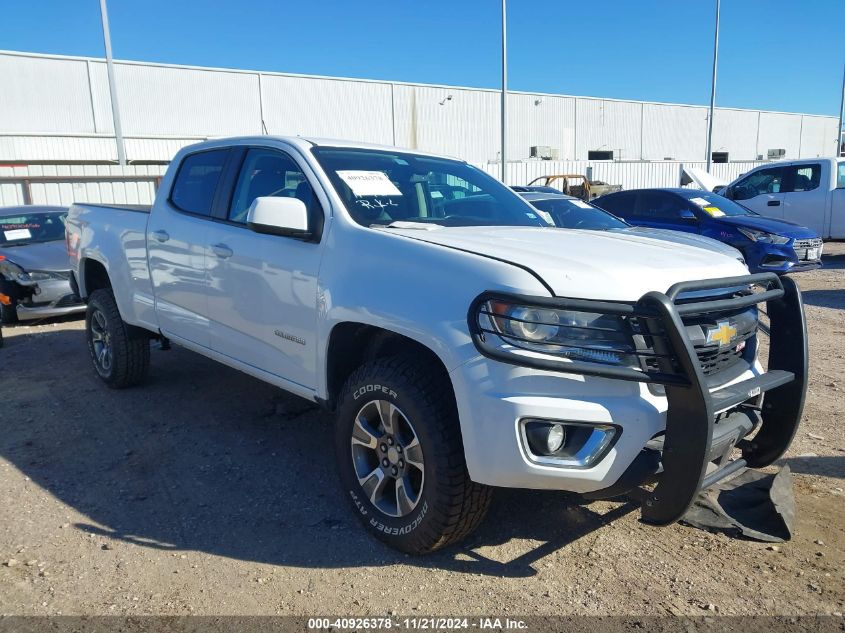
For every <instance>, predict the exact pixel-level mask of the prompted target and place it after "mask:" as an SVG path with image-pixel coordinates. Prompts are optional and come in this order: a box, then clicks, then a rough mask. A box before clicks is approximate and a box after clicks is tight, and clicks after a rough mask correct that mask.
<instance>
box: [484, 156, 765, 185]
mask: <svg viewBox="0 0 845 633" xmlns="http://www.w3.org/2000/svg"><path fill="white" fill-rule="evenodd" d="M762 164H763V162H762V161H744V162H735V163H723V164H714V165H712V167H711V173H712V174H713V175H714V176H716V177H718V178H722V179H723V180H725V182H730V181H731V180H733V179H734V178H736V177H737V176H739V175H740V174H744V173H745V172H747V171H748V170H749V169H751V168H752V167H756V166H757V165H762ZM476 166H477V167H479V168H481V169H483V170H484V171H486V172H487V173H488V174H490V175H491V176H494V177H496V178H500V177H501V165H499V164H497V163H478V164H476ZM682 167H691V168H696V169H701V170H704V169H705V168H706V163H705V162H703V161H702V162H696V161H693V162H688V161H685V162H678V161H660V162H653V163H650V162H616V161H588V160H567V161H547V160H537V161H526V162H521V163H510V162H509V163H508V173H507V176H508V182H507V184H509V185H524V184H527V183H529V182H531V181H532V180H534V179H535V178H538V177H540V176H546V175H552V174H585V175H586V174H587V173H588V169H592V179H593V180H603V181H604V182H606V183H609V184H613V185H622V188H623V189H642V188H645V187H677V186H679V185H680V181H681V169H682Z"/></svg>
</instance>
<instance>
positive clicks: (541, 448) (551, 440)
mask: <svg viewBox="0 0 845 633" xmlns="http://www.w3.org/2000/svg"><path fill="white" fill-rule="evenodd" d="M520 428H521V439H522V446H523V449H524V450H525V453H526V457H527V458H528V459H529V461H532V462H534V463H536V464H542V465H544V466H557V467H561V468H590V467H592V466H593V465H594V464H596V463H597V462H599V461H600V460H602V459H604V457H605V455H607V453H608V451H609V450H610V448H611V446H613V443H614V441H615V440H616V439H617V437H618V436H619V434H620V433H621V429H619V428H616V427H614V426H613V425H610V424H601V423H596V422H569V421H566V422H564V421H558V420H538V419H536V418H527V419H525V418H523V419H522V420H521V421H520Z"/></svg>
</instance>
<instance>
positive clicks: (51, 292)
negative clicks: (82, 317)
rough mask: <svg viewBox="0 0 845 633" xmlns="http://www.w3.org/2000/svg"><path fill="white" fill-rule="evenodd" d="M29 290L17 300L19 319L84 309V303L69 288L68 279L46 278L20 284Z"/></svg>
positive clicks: (82, 310)
mask: <svg viewBox="0 0 845 633" xmlns="http://www.w3.org/2000/svg"><path fill="white" fill-rule="evenodd" d="M21 288H26V289H27V290H29V291H30V292H21V293H20V294H21V295H24V296H23V297H22V298H21V299H19V300H18V301H17V306H16V308H17V313H18V318H19V319H21V320H31V319H46V318H50V317H58V316H65V315H68V314H78V313H80V312H84V311H85V304H84V303H83V302H82V300H81V299H80V298H79V296H78V295H77V294H76V293H75V292H74V291H73V289H72V288H71V284H70V280H68V279H48V280H45V281H38V282H34V283H33V284H31V285H27V286H23V285H22V286H21Z"/></svg>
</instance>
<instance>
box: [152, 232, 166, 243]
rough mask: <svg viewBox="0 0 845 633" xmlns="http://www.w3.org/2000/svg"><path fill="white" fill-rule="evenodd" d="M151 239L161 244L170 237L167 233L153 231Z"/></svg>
mask: <svg viewBox="0 0 845 633" xmlns="http://www.w3.org/2000/svg"><path fill="white" fill-rule="evenodd" d="M153 237H154V238H155V240H156V241H157V242H161V243H162V244H164V243H165V242H166V241H167V240H169V239H170V235H169V234H168V233H167V231H153Z"/></svg>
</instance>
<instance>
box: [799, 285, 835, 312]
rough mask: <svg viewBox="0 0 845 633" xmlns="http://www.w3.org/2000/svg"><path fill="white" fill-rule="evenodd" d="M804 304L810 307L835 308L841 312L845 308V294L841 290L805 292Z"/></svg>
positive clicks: (802, 294)
mask: <svg viewBox="0 0 845 633" xmlns="http://www.w3.org/2000/svg"><path fill="white" fill-rule="evenodd" d="M801 296H802V297H804V303H805V304H806V305H809V306H818V307H820V308H834V309H836V310H841V309H843V308H845V292H843V291H842V290H841V289H839V288H831V289H824V290H805V291H804V292H802V293H801Z"/></svg>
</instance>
